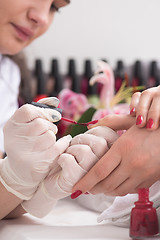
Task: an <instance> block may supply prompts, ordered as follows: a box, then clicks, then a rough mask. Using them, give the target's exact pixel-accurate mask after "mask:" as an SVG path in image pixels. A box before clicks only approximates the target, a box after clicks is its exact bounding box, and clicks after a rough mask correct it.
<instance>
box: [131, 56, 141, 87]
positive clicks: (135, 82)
mask: <svg viewBox="0 0 160 240" xmlns="http://www.w3.org/2000/svg"><path fill="white" fill-rule="evenodd" d="M142 85H144V79H143V75H142V63H141V61H139V60H137V61H136V62H135V64H134V66H133V78H132V87H137V86H142Z"/></svg>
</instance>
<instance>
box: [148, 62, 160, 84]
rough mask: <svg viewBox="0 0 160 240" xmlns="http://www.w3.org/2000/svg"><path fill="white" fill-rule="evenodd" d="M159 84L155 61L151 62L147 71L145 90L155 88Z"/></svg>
mask: <svg viewBox="0 0 160 240" xmlns="http://www.w3.org/2000/svg"><path fill="white" fill-rule="evenodd" d="M159 84H160V81H159V74H158V66H157V62H156V61H152V62H151V63H150V69H149V78H148V82H147V88H150V87H156V86H158V85H159Z"/></svg>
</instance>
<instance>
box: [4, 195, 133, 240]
mask: <svg viewBox="0 0 160 240" xmlns="http://www.w3.org/2000/svg"><path fill="white" fill-rule="evenodd" d="M98 215H99V213H96V212H93V211H90V210H87V209H85V208H83V207H82V206H79V205H78V204H77V203H76V202H74V201H71V200H69V199H63V200H61V201H59V203H58V204H57V206H56V207H55V209H53V211H52V212H51V213H50V214H49V215H48V216H46V217H45V218H43V219H37V218H35V217H33V216H31V215H29V214H26V215H25V216H23V217H21V218H19V219H13V220H2V221H0V240H9V239H12V240H50V239H56V240H59V239H61V240H64V239H65V240H69V239H77V240H96V239H97V240H102V239H103V240H104V239H105V240H121V239H123V240H129V239H130V237H129V229H128V228H121V227H116V226H111V225H108V224H106V223H103V222H102V223H101V224H99V223H97V216H98Z"/></svg>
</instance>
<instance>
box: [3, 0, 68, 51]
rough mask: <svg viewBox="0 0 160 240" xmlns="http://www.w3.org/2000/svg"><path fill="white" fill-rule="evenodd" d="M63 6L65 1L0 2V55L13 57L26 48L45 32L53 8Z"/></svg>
mask: <svg viewBox="0 0 160 240" xmlns="http://www.w3.org/2000/svg"><path fill="white" fill-rule="evenodd" d="M57 3H58V5H56V4H57ZM65 5H67V3H66V2H65V0H0V53H2V54H10V55H13V54H16V53H18V52H19V51H21V50H22V49H23V48H24V47H26V46H28V45H29V44H30V43H31V42H32V41H33V40H34V39H36V38H37V37H39V36H41V35H42V34H43V33H45V32H46V31H47V29H48V28H49V26H50V25H51V23H52V20H53V17H54V15H55V12H56V10H55V7H58V8H59V7H61V6H65ZM54 6H55V7H54Z"/></svg>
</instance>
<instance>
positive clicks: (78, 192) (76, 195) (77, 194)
mask: <svg viewBox="0 0 160 240" xmlns="http://www.w3.org/2000/svg"><path fill="white" fill-rule="evenodd" d="M81 194H82V191H81V190H77V191H75V192H74V193H72V194H71V198H72V199H75V198H77V197H79V196H80V195H81Z"/></svg>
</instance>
